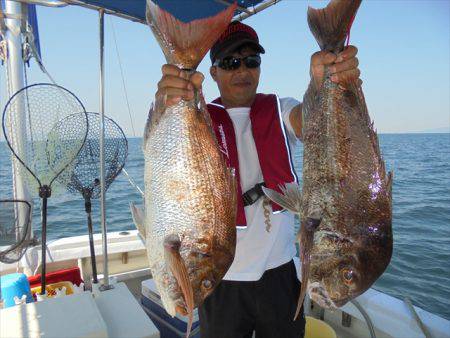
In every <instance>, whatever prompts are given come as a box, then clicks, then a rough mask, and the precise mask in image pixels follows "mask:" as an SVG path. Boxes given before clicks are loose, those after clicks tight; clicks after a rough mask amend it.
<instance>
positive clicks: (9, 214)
mask: <svg viewBox="0 0 450 338" xmlns="http://www.w3.org/2000/svg"><path fill="white" fill-rule="evenodd" d="M19 209H21V211H23V212H21V213H20V215H22V218H19V217H18V216H17V215H18V214H19V212H18V210H19ZM30 220H31V205H30V204H29V203H28V202H26V201H19V200H0V262H2V263H6V264H11V263H14V262H17V261H18V260H19V259H20V258H21V257H22V256H23V254H24V253H25V251H26V250H27V248H28V246H29V245H30V244H31V243H32V241H29V240H27V234H28V231H29V226H30Z"/></svg>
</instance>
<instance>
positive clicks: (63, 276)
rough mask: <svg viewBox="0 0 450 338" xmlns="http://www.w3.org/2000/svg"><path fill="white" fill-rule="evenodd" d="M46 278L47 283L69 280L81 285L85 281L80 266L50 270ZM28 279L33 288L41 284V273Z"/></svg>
mask: <svg viewBox="0 0 450 338" xmlns="http://www.w3.org/2000/svg"><path fill="white" fill-rule="evenodd" d="M45 280H46V282H47V284H51V283H57V282H64V281H69V282H72V284H76V285H77V286H79V285H80V283H83V280H82V279H81V274H80V269H79V268H78V267H75V268H70V269H65V270H58V271H53V272H49V273H47V274H46V279H45ZM28 281H29V282H30V287H31V288H34V287H36V286H40V285H41V275H40V274H39V275H34V276H30V277H28Z"/></svg>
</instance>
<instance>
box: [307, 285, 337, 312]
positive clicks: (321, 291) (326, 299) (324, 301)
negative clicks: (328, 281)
mask: <svg viewBox="0 0 450 338" xmlns="http://www.w3.org/2000/svg"><path fill="white" fill-rule="evenodd" d="M308 294H309V297H310V298H311V299H312V300H313V301H314V302H316V303H317V304H318V305H319V306H321V307H323V308H326V309H332V310H335V309H337V308H338V306H337V304H336V303H335V302H334V301H333V300H332V299H331V297H330V295H329V294H328V292H327V290H326V289H325V288H324V287H323V285H322V284H321V283H319V282H313V283H311V284H310V285H308Z"/></svg>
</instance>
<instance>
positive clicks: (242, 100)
mask: <svg viewBox="0 0 450 338" xmlns="http://www.w3.org/2000/svg"><path fill="white" fill-rule="evenodd" d="M257 54H258V53H257V52H256V51H255V50H254V49H253V48H251V47H244V48H241V49H240V50H238V51H236V52H234V53H232V54H230V55H227V56H233V57H236V58H245V57H246V56H250V55H257ZM260 73H261V68H260V67H256V68H248V67H247V66H246V65H245V64H244V62H243V61H242V60H241V65H240V67H239V68H237V69H234V70H225V69H222V68H220V67H219V66H211V68H210V74H211V76H212V78H213V79H214V81H216V82H217V85H218V87H219V91H220V96H221V98H222V102H223V104H224V105H225V106H226V108H233V107H250V106H251V105H252V103H253V100H254V98H255V95H256V89H257V88H258V83H259V76H260Z"/></svg>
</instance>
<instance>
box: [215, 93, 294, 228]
mask: <svg viewBox="0 0 450 338" xmlns="http://www.w3.org/2000/svg"><path fill="white" fill-rule="evenodd" d="M208 111H209V114H210V116H211V119H212V122H213V127H214V132H215V133H216V137H217V140H218V142H219V146H220V148H221V151H222V152H223V153H224V155H225V156H224V157H225V160H226V162H227V165H228V166H229V167H231V168H234V169H235V174H236V178H237V183H238V184H237V187H238V192H237V193H238V205H237V218H236V226H237V227H244V228H245V227H246V226H247V222H246V219H245V212H244V201H243V198H242V190H241V184H240V178H239V158H238V153H237V146H236V135H235V132H234V127H233V122H232V121H231V118H230V116H229V115H228V112H227V111H226V110H225V108H224V106H223V105H222V102H221V100H220V98H217V99H215V100H214V101H213V102H212V103H210V104H208ZM250 122H251V126H252V134H253V139H254V140H255V145H256V150H257V153H258V160H259V164H260V166H261V171H262V175H263V178H264V182H265V184H266V187H267V188H270V189H273V190H275V191H278V192H280V188H279V186H280V185H281V186H283V185H284V184H285V183H289V182H294V181H295V182H298V180H297V175H296V174H295V171H294V166H293V163H292V157H291V152H290V148H289V142H288V137H287V134H286V130H285V127H284V123H283V119H282V117H281V108H280V101H279V99H278V97H277V96H276V95H273V94H269V95H266V94H256V97H255V100H254V102H253V104H252V106H251V108H250ZM256 183H260V182H255V184H256ZM282 209H283V208H282V207H280V206H279V205H277V204H275V203H272V210H273V212H274V213H275V212H280V211H282Z"/></svg>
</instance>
